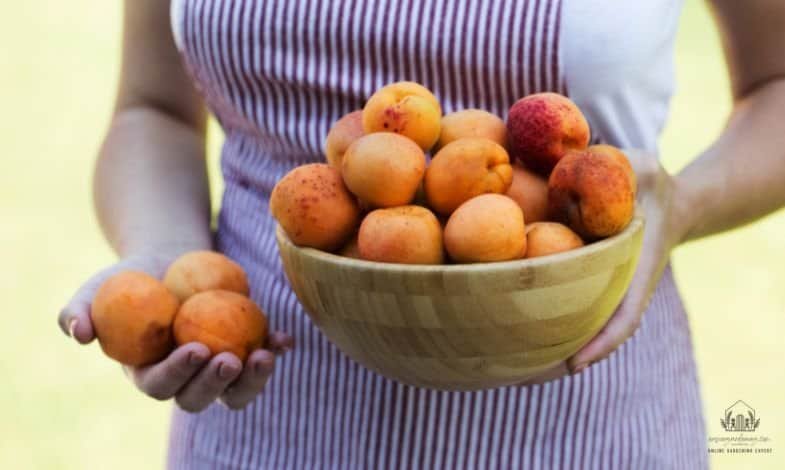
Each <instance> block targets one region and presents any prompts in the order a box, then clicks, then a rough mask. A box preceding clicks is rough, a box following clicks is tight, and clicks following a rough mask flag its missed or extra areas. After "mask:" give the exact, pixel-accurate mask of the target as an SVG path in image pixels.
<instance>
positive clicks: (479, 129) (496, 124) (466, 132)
mask: <svg viewBox="0 0 785 470" xmlns="http://www.w3.org/2000/svg"><path fill="white" fill-rule="evenodd" d="M441 127H442V131H441V134H440V135H439V141H438V143H437V145H436V148H442V147H444V146H445V145H447V144H449V143H450V142H453V141H455V140H458V139H463V138H466V137H480V138H483V139H488V140H492V141H494V142H496V143H497V144H499V145H501V146H502V147H505V146H506V145H507V126H506V125H505V124H504V121H502V120H501V118H500V117H499V116H496V115H495V114H491V113H489V112H488V111H483V110H481V109H464V110H461V111H455V112H454V113H450V114H447V115H445V116H444V117H442V124H441Z"/></svg>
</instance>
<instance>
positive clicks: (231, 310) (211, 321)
mask: <svg viewBox="0 0 785 470" xmlns="http://www.w3.org/2000/svg"><path fill="white" fill-rule="evenodd" d="M266 337H267V317H265V315H264V313H263V312H262V310H261V309H260V308H259V307H258V306H257V305H256V304H255V303H254V302H253V301H252V300H251V299H249V298H248V297H245V296H244V295H240V294H238V293H236V292H230V291H225V290H211V291H206V292H200V293H198V294H196V295H194V296H192V297H190V298H189V299H188V300H186V301H185V303H184V304H183V305H182V306H181V307H180V310H179V311H178V312H177V315H176V316H175V318H174V338H175V341H176V342H177V344H178V345H183V344H186V343H190V342H193V341H196V342H199V343H202V344H204V345H205V346H207V348H208V349H209V350H210V353H211V354H212V355H216V354H218V353H222V352H230V353H232V354H234V355H235V356H237V357H238V358H240V360H241V361H243V362H245V359H246V358H247V357H248V355H249V354H251V352H253V351H254V350H255V349H259V348H261V347H263V346H264V342H265V339H266Z"/></svg>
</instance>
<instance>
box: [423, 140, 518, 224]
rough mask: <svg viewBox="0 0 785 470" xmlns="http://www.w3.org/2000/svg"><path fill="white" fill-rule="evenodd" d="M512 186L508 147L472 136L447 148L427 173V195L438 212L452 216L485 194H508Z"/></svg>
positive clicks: (434, 159) (438, 155)
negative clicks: (470, 200) (463, 206)
mask: <svg viewBox="0 0 785 470" xmlns="http://www.w3.org/2000/svg"><path fill="white" fill-rule="evenodd" d="M510 183H512V168H511V167H510V158H509V156H508V155H507V151H506V150H504V147H502V146H501V145H499V144H497V143H496V142H493V141H491V140H488V139H482V138H476V137H469V138H465V139H458V140H454V141H452V142H450V143H449V144H447V145H445V146H444V147H443V148H442V149H441V150H439V152H438V153H436V155H435V156H434V157H433V160H431V164H430V165H428V169H427V170H426V171H425V195H426V198H427V200H428V205H429V206H430V207H431V208H432V209H433V210H435V211H436V212H438V213H440V214H443V215H449V214H451V213H452V212H453V211H454V210H455V209H457V208H458V206H460V205H461V204H463V203H464V202H466V201H468V200H469V199H471V198H473V197H474V196H478V195H480V194H485V193H504V192H505V191H507V189H508V188H509V187H510Z"/></svg>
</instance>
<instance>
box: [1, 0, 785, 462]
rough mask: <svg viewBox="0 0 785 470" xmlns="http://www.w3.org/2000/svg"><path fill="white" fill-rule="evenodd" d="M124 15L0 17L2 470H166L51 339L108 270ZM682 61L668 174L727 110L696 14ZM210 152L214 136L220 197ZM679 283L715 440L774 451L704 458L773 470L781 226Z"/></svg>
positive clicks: (159, 440)
mask: <svg viewBox="0 0 785 470" xmlns="http://www.w3.org/2000/svg"><path fill="white" fill-rule="evenodd" d="M121 5H122V2H108V1H106V0H70V1H68V2H51V1H45V0H32V1H26V2H11V3H9V4H8V5H6V6H5V7H4V8H3V15H2V18H0V71H2V73H0V105H1V106H2V112H0V133H1V134H0V136H1V137H2V141H3V143H4V147H3V149H2V156H1V157H0V161H2V163H3V169H2V171H0V212H1V213H2V221H1V222H0V228H1V229H0V263H2V264H1V266H2V267H0V312H2V315H1V316H0V327H2V329H1V330H0V331H2V333H0V335H1V337H2V341H0V357H2V359H0V381H1V382H0V384H1V385H0V468H9V469H11V468H13V469H26V468H46V469H98V468H110V467H111V468H114V469H117V470H121V469H137V468H155V467H157V466H159V465H160V466H162V465H163V458H164V455H165V449H166V436H167V420H168V415H169V411H170V405H169V404H166V403H158V402H155V401H153V400H149V399H146V398H144V397H143V396H142V395H140V394H139V393H137V392H136V391H135V390H134V389H133V388H132V387H131V386H130V385H129V384H128V383H127V381H126V380H125V378H124V377H123V375H122V373H121V372H120V370H119V368H118V367H117V366H116V365H115V364H114V363H112V362H111V361H109V360H107V359H105V358H104V357H103V356H102V355H101V354H100V351H99V350H98V348H97V346H95V345H92V346H90V347H87V348H80V347H77V346H76V345H75V344H74V343H72V342H70V341H67V340H66V339H65V338H64V337H63V336H62V335H61V334H60V332H59V331H58V329H57V327H56V325H55V317H56V314H57V311H58V309H59V307H60V306H61V305H62V304H63V302H65V301H66V299H67V298H68V297H69V295H70V294H71V292H72V291H73V290H74V289H75V288H76V287H77V286H78V285H79V283H80V282H81V281H82V280H83V279H85V278H87V277H88V276H89V275H90V274H91V273H93V272H94V271H95V270H97V269H98V268H100V267H102V266H104V265H107V264H109V263H111V262H112V259H113V257H112V253H111V251H110V250H109V249H108V247H107V245H106V243H105V242H104V240H103V239H102V237H101V235H100V233H99V230H98V227H97V224H96V221H95V219H94V216H93V214H92V210H91V200H90V181H91V170H92V161H93V158H94V155H95V153H96V149H97V147H98V144H99V142H100V139H101V137H102V134H103V133H104V131H105V128H106V124H107V122H108V118H109V115H110V112H111V107H112V103H113V93H114V86H115V82H116V78H117V77H116V75H117V71H118V59H119V55H118V48H119V25H120V9H121ZM677 61H678V79H679V89H678V94H677V95H676V97H675V100H674V102H673V109H672V118H671V120H670V121H669V126H668V128H667V130H666V132H665V134H664V136H663V139H662V152H663V159H664V162H665V165H666V166H667V168H668V169H669V170H672V171H677V170H678V169H679V168H681V167H682V166H683V165H685V164H686V163H687V162H688V161H689V160H690V159H692V158H693V157H694V156H695V155H696V154H697V153H698V152H700V151H701V149H703V148H704V147H705V146H706V145H708V144H709V143H710V142H711V141H712V139H713V138H714V137H715V136H716V135H717V133H718V132H719V131H720V130H721V128H722V126H723V123H724V117H725V116H726V114H727V112H728V110H729V108H730V103H729V97H728V93H727V79H726V75H725V71H724V64H723V61H722V56H721V52H720V49H719V44H718V38H717V35H716V32H715V30H714V27H713V25H712V22H711V19H710V17H709V16H708V13H707V11H706V9H705V7H704V5H703V3H702V2H698V1H689V2H687V5H686V7H685V11H684V16H683V18H682V25H681V30H680V33H679V37H678V54H677ZM220 139H221V136H220V132H219V131H218V130H217V129H216V128H215V126H213V127H212V129H211V144H210V149H211V150H210V168H211V171H212V178H213V180H214V182H215V184H216V188H217V189H220V181H219V178H218V175H217V171H216V170H217V149H218V147H219V145H220ZM218 194H219V191H215V194H214V196H217V195H218ZM675 270H676V275H677V277H678V280H679V283H680V286H681V289H682V291H683V294H684V296H685V299H686V303H687V305H688V309H689V312H690V324H691V327H692V330H693V333H694V338H695V340H694V341H695V347H696V354H697V360H698V364H699V368H700V379H701V382H702V385H703V396H704V398H705V405H704V406H705V411H706V414H707V425H708V430H709V434H713V435H717V436H720V435H722V433H723V432H724V431H722V430H721V428H720V425H719V419H720V417H721V416H722V413H723V410H724V409H725V408H726V407H727V406H729V405H730V404H732V403H733V402H735V401H736V400H737V399H743V400H745V401H746V402H748V403H750V404H751V405H752V406H753V407H755V408H756V409H757V410H758V413H759V416H760V417H761V425H760V428H759V431H758V434H759V435H766V436H768V437H770V438H771V439H772V446H773V447H774V452H775V453H774V454H773V455H769V456H763V455H753V456H718V457H714V458H713V460H712V462H713V465H714V468H717V469H731V468H759V469H775V468H782V464H783V462H785V404H784V403H783V397H784V396H785V393H784V392H785V367H782V365H781V363H780V362H779V360H778V359H779V357H781V356H782V355H783V353H785V346H784V345H783V343H782V341H781V335H782V332H783V331H785V315H783V314H784V313H785V289H784V288H783V286H785V213H783V212H780V213H778V214H775V215H773V216H770V217H768V218H767V219H765V220H763V221H761V222H759V223H757V224H755V225H754V226H749V227H746V228H743V229H739V230H735V231H733V232H731V233H727V234H724V235H722V236H717V237H714V238H712V239H708V240H704V241H701V242H698V243H693V244H690V245H687V246H683V247H680V248H679V249H678V250H677V251H676V253H675ZM664 426H667V423H665V424H664ZM664 432H667V428H665V431H664Z"/></svg>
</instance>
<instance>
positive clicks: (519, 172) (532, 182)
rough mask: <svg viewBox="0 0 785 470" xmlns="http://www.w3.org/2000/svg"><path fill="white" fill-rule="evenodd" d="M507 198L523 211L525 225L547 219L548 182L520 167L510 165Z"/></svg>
mask: <svg viewBox="0 0 785 470" xmlns="http://www.w3.org/2000/svg"><path fill="white" fill-rule="evenodd" d="M506 194H507V196H509V197H510V198H512V200H513V201H515V202H517V203H518V205H519V206H521V209H522V210H523V216H524V217H525V218H526V223H527V224H529V223H531V222H539V221H541V220H546V219H547V218H548V181H546V180H545V179H544V178H543V177H542V176H540V175H538V174H537V173H533V172H531V171H529V170H527V169H526V168H524V167H522V166H520V165H512V184H511V185H510V189H508V190H507V193H506Z"/></svg>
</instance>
